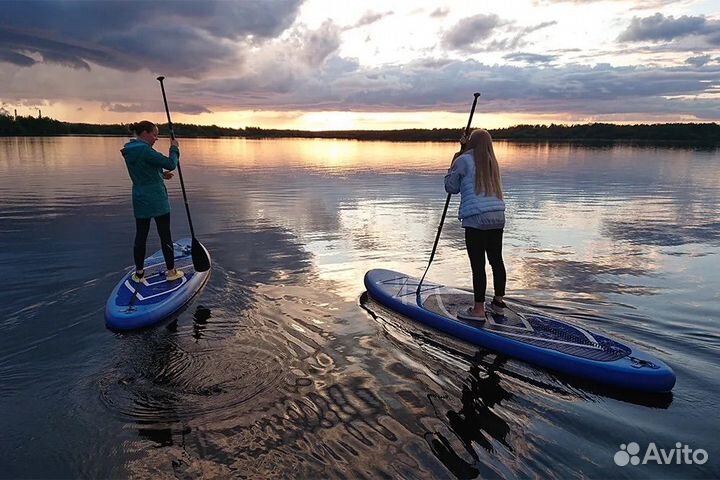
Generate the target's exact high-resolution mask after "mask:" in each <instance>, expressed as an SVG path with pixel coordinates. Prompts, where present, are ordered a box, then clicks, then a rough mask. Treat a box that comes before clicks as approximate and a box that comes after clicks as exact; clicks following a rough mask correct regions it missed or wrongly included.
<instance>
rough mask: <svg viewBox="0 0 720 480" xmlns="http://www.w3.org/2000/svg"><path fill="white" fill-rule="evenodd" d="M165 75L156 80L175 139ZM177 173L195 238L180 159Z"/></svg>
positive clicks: (191, 234)
mask: <svg viewBox="0 0 720 480" xmlns="http://www.w3.org/2000/svg"><path fill="white" fill-rule="evenodd" d="M163 80H165V77H163V76H159V77H157V81H158V82H160V90H162V96H163V103H164V104H165V113H166V114H167V121H168V128H169V129H170V138H171V139H172V140H175V130H173V124H172V120H171V119H170V109H169V108H168V101H167V96H166V95H165V84H164V83H163ZM177 171H178V175H179V176H180V188H181V189H182V194H183V201H184V202H185V213H187V218H188V224H189V225H190V236H191V237H192V238H193V239H194V238H195V229H194V228H193V223H192V217H190V206H189V205H188V199H187V193H185V181H184V180H183V174H182V167H180V160H178V165H177Z"/></svg>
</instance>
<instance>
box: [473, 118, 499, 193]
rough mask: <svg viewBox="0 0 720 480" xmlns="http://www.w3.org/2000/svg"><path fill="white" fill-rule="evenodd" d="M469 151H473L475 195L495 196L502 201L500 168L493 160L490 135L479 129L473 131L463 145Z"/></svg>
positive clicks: (493, 152)
mask: <svg viewBox="0 0 720 480" xmlns="http://www.w3.org/2000/svg"><path fill="white" fill-rule="evenodd" d="M469 149H472V150H473V160H475V193H476V194H477V195H480V194H485V196H490V195H495V196H496V197H497V198H499V199H500V200H502V198H503V192H502V180H501V179H500V167H499V166H498V162H497V158H495V151H494V150H493V143H492V137H491V136H490V133H488V131H487V130H483V129H481V128H478V129H477V130H473V132H472V133H471V134H470V138H468V141H467V143H466V144H465V150H466V151H467V150H469Z"/></svg>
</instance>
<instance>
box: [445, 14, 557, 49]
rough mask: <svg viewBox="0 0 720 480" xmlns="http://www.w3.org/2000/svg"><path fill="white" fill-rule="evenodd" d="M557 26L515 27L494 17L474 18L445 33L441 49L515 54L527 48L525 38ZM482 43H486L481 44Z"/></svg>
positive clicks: (547, 23) (465, 20)
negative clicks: (524, 47)
mask: <svg viewBox="0 0 720 480" xmlns="http://www.w3.org/2000/svg"><path fill="white" fill-rule="evenodd" d="M556 23H557V22H554V21H553V22H543V23H539V24H537V25H530V26H518V25H516V24H515V22H512V21H507V20H501V19H500V18H499V17H498V16H497V15H475V16H474V17H469V18H464V19H462V20H460V21H459V22H458V23H457V24H456V25H455V26H454V27H452V28H451V29H450V30H448V31H447V32H445V34H444V35H443V37H442V39H441V45H442V46H443V47H444V48H447V49H449V50H457V51H462V52H467V53H472V52H481V51H498V50H515V49H517V48H521V47H523V46H525V45H527V44H528V42H527V36H528V35H530V34H531V33H533V32H535V31H537V30H541V29H543V28H546V27H549V26H552V25H555V24H556ZM483 40H489V41H488V42H487V43H485V44H482V43H481V42H482V41H483Z"/></svg>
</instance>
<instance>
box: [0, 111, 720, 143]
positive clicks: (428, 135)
mask: <svg viewBox="0 0 720 480" xmlns="http://www.w3.org/2000/svg"><path fill="white" fill-rule="evenodd" d="M159 127H160V131H161V134H167V132H168V129H167V125H160V126H159ZM174 127H175V133H176V135H177V136H178V137H181V138H182V137H185V138H187V137H198V138H200V137H202V138H219V137H243V138H337V139H351V140H384V141H398V142H457V140H458V137H459V134H460V129H459V128H432V129H401V130H328V131H308V130H289V129H267V128H259V127H246V128H228V127H219V126H217V125H193V124H184V123H177V124H174ZM490 132H491V134H492V135H493V137H494V138H496V139H508V140H526V141H541V140H553V141H618V140H619V141H624V140H628V141H648V142H685V143H699V144H720V125H718V124H717V123H663V124H638V125H617V124H611V123H588V124H578V125H555V124H552V125H516V126H513V127H508V128H498V129H491V130H490ZM62 135H106V136H114V135H115V136H129V135H130V133H129V131H128V128H127V125H124V124H90V123H73V122H62V121H60V120H55V119H52V118H48V117H30V116H18V117H13V116H10V115H6V114H0V136H5V137H7V136H62Z"/></svg>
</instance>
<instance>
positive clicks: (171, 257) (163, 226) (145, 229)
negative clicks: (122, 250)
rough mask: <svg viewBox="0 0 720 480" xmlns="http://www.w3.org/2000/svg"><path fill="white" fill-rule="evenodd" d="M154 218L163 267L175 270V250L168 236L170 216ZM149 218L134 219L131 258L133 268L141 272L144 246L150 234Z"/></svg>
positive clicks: (170, 237) (143, 260)
mask: <svg viewBox="0 0 720 480" xmlns="http://www.w3.org/2000/svg"><path fill="white" fill-rule="evenodd" d="M154 218H155V226H156V227H157V232H158V235H160V246H161V248H162V253H163V257H165V266H166V267H167V269H168V270H172V269H173V268H175V251H174V250H175V249H174V248H173V241H172V236H171V235H170V214H169V213H166V214H165V215H160V216H159V217H154ZM150 220H151V219H150V218H136V219H135V245H133V256H134V257H135V268H136V269H137V270H142V269H143V266H144V264H145V244H146V243H147V237H148V233H149V232H150Z"/></svg>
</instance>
